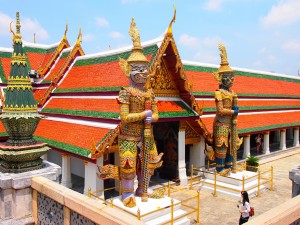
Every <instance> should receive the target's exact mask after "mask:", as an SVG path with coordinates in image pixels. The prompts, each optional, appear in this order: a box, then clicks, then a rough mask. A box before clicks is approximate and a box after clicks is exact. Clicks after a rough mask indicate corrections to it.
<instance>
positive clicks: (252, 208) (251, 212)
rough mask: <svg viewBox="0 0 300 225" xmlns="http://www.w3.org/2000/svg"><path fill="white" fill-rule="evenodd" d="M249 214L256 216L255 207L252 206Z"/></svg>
mask: <svg viewBox="0 0 300 225" xmlns="http://www.w3.org/2000/svg"><path fill="white" fill-rule="evenodd" d="M249 216H254V207H250V212H249Z"/></svg>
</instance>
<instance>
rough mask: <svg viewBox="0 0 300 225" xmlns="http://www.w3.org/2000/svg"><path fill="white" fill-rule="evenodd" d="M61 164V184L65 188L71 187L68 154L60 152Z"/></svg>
mask: <svg viewBox="0 0 300 225" xmlns="http://www.w3.org/2000/svg"><path fill="white" fill-rule="evenodd" d="M61 159H62V165H61V184H62V185H63V186H65V187H67V188H71V187H72V180H71V160H70V156H69V155H66V154H61Z"/></svg>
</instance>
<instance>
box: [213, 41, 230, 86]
mask: <svg viewBox="0 0 300 225" xmlns="http://www.w3.org/2000/svg"><path fill="white" fill-rule="evenodd" d="M218 48H219V50H220V52H221V53H220V57H221V64H220V68H219V69H218V72H214V73H213V74H214V77H215V79H216V80H217V81H218V83H219V84H221V82H222V74H224V73H232V74H233V70H232V69H231V68H230V66H229V63H228V58H227V53H226V48H225V46H224V45H223V44H222V43H219V45H218Z"/></svg>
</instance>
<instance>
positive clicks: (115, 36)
mask: <svg viewBox="0 0 300 225" xmlns="http://www.w3.org/2000/svg"><path fill="white" fill-rule="evenodd" d="M109 36H110V37H111V38H112V39H121V38H123V36H124V35H123V34H122V33H120V32H118V31H113V32H110V33H109Z"/></svg>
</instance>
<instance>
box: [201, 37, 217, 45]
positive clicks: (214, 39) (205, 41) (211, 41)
mask: <svg viewBox="0 0 300 225" xmlns="http://www.w3.org/2000/svg"><path fill="white" fill-rule="evenodd" d="M220 42H221V38H219V37H217V36H216V37H206V38H204V39H203V41H202V43H203V45H204V46H205V47H211V48H217V47H218V44H219V43H220Z"/></svg>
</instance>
